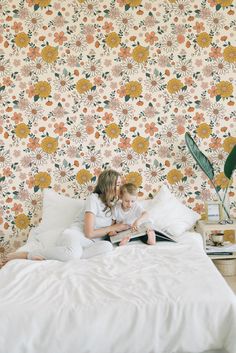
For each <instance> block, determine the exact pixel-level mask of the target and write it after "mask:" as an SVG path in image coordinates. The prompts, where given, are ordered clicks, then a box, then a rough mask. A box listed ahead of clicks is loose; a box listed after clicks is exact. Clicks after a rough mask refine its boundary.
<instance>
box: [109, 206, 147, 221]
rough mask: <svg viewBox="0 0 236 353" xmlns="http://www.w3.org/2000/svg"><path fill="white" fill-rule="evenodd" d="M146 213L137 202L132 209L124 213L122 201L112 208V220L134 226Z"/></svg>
mask: <svg viewBox="0 0 236 353" xmlns="http://www.w3.org/2000/svg"><path fill="white" fill-rule="evenodd" d="M143 212H144V209H143V207H142V206H141V205H139V203H138V202H135V204H134V205H133V207H132V208H130V209H129V210H128V211H124V210H123V209H122V206H121V201H118V202H117V204H116V205H115V206H114V207H113V208H112V219H114V220H115V221H116V223H125V224H129V225H131V224H133V223H134V221H136V219H137V218H139V217H140V216H141V214H142V213H143Z"/></svg>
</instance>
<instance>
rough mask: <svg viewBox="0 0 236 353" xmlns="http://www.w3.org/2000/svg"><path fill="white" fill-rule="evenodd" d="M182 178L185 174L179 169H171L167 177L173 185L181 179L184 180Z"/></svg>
mask: <svg viewBox="0 0 236 353" xmlns="http://www.w3.org/2000/svg"><path fill="white" fill-rule="evenodd" d="M182 178H183V174H182V173H181V171H180V170H178V169H171V170H170V171H169V172H168V173H167V175H166V179H167V180H168V183H169V184H171V185H172V184H175V183H178V182H179V181H181V180H182Z"/></svg>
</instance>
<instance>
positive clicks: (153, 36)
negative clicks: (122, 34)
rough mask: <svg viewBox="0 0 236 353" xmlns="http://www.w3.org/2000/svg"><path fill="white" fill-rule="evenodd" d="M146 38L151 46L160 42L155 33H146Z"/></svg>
mask: <svg viewBox="0 0 236 353" xmlns="http://www.w3.org/2000/svg"><path fill="white" fill-rule="evenodd" d="M145 37H146V39H145V42H147V43H149V44H154V43H155V42H156V41H157V40H158V37H157V36H156V33H155V32H150V33H145Z"/></svg>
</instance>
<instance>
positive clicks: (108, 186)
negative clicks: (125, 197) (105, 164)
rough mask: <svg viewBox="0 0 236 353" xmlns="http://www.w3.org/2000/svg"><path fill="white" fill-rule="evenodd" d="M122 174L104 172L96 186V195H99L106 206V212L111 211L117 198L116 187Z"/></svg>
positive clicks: (113, 171)
mask: <svg viewBox="0 0 236 353" xmlns="http://www.w3.org/2000/svg"><path fill="white" fill-rule="evenodd" d="M119 177H120V174H119V173H118V172H117V171H115V170H113V169H109V170H104V171H103V172H102V173H101V174H100V175H99V177H98V181H97V185H96V186H95V189H94V191H93V192H94V193H96V194H98V196H99V198H100V199H101V200H102V202H103V203H104V204H105V210H106V209H107V208H109V209H111V207H112V201H114V200H115V197H116V185H117V180H118V178H119Z"/></svg>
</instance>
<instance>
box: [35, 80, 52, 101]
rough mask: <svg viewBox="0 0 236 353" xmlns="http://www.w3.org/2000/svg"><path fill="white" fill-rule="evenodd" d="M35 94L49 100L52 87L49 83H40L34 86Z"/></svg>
mask: <svg viewBox="0 0 236 353" xmlns="http://www.w3.org/2000/svg"><path fill="white" fill-rule="evenodd" d="M34 93H35V95H36V96H39V97H40V98H47V97H48V96H50V93H51V85H50V83H48V82H47V81H39V82H38V83H36V84H35V85H34Z"/></svg>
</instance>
